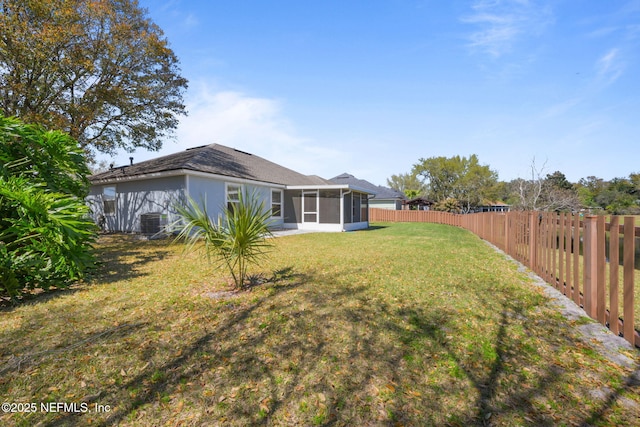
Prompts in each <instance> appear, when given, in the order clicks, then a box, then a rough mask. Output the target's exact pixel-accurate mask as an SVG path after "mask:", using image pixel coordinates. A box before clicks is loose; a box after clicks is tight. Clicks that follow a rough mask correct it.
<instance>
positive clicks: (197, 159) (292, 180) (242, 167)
mask: <svg viewBox="0 0 640 427" xmlns="http://www.w3.org/2000/svg"><path fill="white" fill-rule="evenodd" d="M169 171H195V172H204V173H211V174H215V175H223V176H229V177H235V178H243V179H250V180H255V181H261V182H268V183H274V184H283V185H328V184H332V182H330V181H327V180H325V179H323V178H320V177H319V176H316V175H303V174H301V173H298V172H296V171H293V170H291V169H288V168H285V167H284V166H280V165H278V164H276V163H273V162H271V161H269V160H266V159H263V158H262V157H259V156H256V155H254V154H250V153H246V152H244V151H240V150H236V149H235V148H231V147H225V146H224V145H220V144H211V145H205V146H202V147H195V148H189V149H187V150H186V151H181V152H179V153H175V154H170V155H168V156H163V157H158V158H157V159H152V160H147V161H144V162H140V163H134V164H132V165H127V166H119V167H116V168H113V169H110V170H108V171H106V172H102V173H99V174H96V175H92V176H90V177H89V180H90V181H91V182H93V183H98V182H105V181H112V180H119V179H123V178H129V179H131V178H132V177H137V176H140V178H142V177H143V176H145V175H150V174H158V173H163V172H169Z"/></svg>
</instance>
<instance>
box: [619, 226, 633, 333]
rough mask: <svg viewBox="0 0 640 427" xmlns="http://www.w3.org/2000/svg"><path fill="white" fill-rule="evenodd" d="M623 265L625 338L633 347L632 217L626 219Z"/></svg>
mask: <svg viewBox="0 0 640 427" xmlns="http://www.w3.org/2000/svg"><path fill="white" fill-rule="evenodd" d="M622 257H623V260H624V261H623V263H624V267H623V268H624V273H623V274H624V291H623V295H622V298H623V301H624V303H623V304H624V312H623V315H624V325H623V329H624V337H625V339H626V340H627V341H629V342H630V343H631V345H635V342H634V341H635V327H634V320H635V319H634V316H633V315H634V313H633V310H634V307H633V298H634V295H633V287H634V283H633V282H634V273H635V272H634V266H633V261H634V257H635V225H634V218H633V217H632V216H626V217H624V248H623V255H622Z"/></svg>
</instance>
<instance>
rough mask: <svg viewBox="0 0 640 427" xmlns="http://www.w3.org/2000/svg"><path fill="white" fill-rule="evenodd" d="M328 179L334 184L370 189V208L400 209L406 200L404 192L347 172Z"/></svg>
mask: <svg viewBox="0 0 640 427" xmlns="http://www.w3.org/2000/svg"><path fill="white" fill-rule="evenodd" d="M329 181H331V182H334V183H336V184H343V185H353V186H357V187H359V188H364V189H366V190H368V191H370V192H371V193H373V195H374V196H373V197H372V198H371V199H369V207H371V208H380V209H391V210H400V209H402V204H403V202H405V201H406V200H407V197H406V196H405V195H404V193H401V192H399V191H396V190H393V189H391V188H389V187H383V186H381V185H375V184H372V183H370V182H369V181H365V180H364V179H358V178H356V177H355V176H353V175H350V174H348V173H343V174H341V175H338V176H336V177H333V178H331V179H330V180H329Z"/></svg>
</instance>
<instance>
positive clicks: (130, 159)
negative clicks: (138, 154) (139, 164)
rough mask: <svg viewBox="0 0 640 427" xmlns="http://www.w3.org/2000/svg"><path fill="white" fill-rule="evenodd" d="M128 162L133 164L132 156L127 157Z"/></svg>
mask: <svg viewBox="0 0 640 427" xmlns="http://www.w3.org/2000/svg"><path fill="white" fill-rule="evenodd" d="M129 162H130V164H131V166H133V157H129Z"/></svg>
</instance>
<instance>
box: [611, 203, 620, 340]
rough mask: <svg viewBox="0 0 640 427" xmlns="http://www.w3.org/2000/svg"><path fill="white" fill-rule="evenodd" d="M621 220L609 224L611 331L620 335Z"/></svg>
mask: <svg viewBox="0 0 640 427" xmlns="http://www.w3.org/2000/svg"><path fill="white" fill-rule="evenodd" d="M619 225H620V218H619V217H617V216H612V217H611V221H610V222H609V230H610V231H609V236H610V237H609V329H611V332H613V333H614V334H615V335H619V334H620V323H619V317H620V309H619V304H620V298H619V296H618V295H619V292H620V291H619V290H618V282H619V279H618V271H619V267H618V265H619V263H620V227H619Z"/></svg>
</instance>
